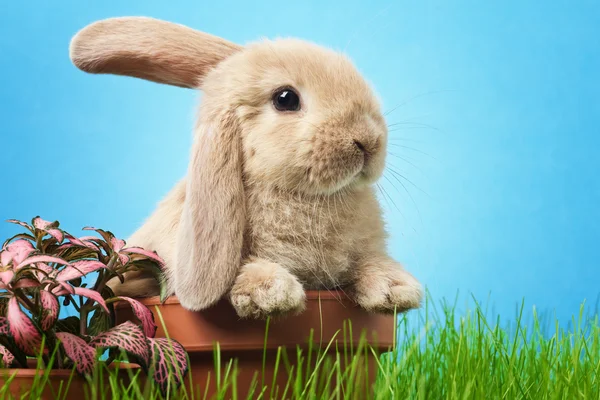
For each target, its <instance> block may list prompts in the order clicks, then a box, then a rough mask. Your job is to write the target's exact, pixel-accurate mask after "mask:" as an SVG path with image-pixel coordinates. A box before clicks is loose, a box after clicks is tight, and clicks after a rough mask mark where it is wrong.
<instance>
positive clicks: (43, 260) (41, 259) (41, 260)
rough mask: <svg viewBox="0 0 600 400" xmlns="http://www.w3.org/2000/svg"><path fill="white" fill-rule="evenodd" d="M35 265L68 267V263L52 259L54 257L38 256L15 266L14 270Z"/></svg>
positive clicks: (59, 259)
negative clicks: (52, 264) (48, 264)
mask: <svg viewBox="0 0 600 400" xmlns="http://www.w3.org/2000/svg"><path fill="white" fill-rule="evenodd" d="M35 263H56V264H61V265H69V262H68V261H65V260H63V259H62V258H59V257H54V256H46V255H39V256H31V257H29V258H27V259H25V260H24V261H23V262H21V263H20V264H19V265H17V266H16V267H15V269H20V268H23V267H25V266H27V265H31V264H35Z"/></svg>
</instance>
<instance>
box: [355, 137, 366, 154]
mask: <svg viewBox="0 0 600 400" xmlns="http://www.w3.org/2000/svg"><path fill="white" fill-rule="evenodd" d="M354 145H355V146H356V147H357V148H358V149H359V150H360V151H362V152H363V153H364V154H367V149H366V148H365V145H364V144H362V142H360V141H359V140H356V139H354Z"/></svg>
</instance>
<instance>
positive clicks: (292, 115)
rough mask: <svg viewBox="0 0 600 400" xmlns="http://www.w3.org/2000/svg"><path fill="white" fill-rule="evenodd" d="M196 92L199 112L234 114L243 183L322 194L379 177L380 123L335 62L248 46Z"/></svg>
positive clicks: (303, 49) (310, 49) (363, 89)
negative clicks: (200, 93) (200, 103)
mask: <svg viewBox="0 0 600 400" xmlns="http://www.w3.org/2000/svg"><path fill="white" fill-rule="evenodd" d="M203 90H204V93H205V100H204V105H203V107H205V108H213V107H215V108H214V112H219V111H218V110H221V112H222V110H224V109H226V110H228V112H230V113H231V112H233V113H235V115H236V117H237V118H236V119H237V120H238V123H239V127H240V130H241V132H240V133H241V136H242V148H243V154H244V175H245V179H246V180H247V181H249V182H260V183H262V184H264V183H266V184H269V185H274V186H277V187H279V188H281V189H284V190H294V191H301V192H304V193H310V194H328V193H334V192H337V191H339V190H341V189H344V188H346V189H347V188H354V187H360V186H363V185H368V184H372V183H374V182H375V181H376V180H377V179H378V178H379V177H380V176H381V174H382V172H383V169H384V163H385V154H386V145H387V127H386V123H385V121H384V118H383V116H382V115H381V111H380V108H379V104H378V102H377V100H376V98H375V96H374V94H373V93H372V91H371V89H370V87H369V85H368V84H367V83H366V82H365V80H364V79H363V78H362V76H361V75H360V74H359V73H358V71H357V70H356V69H355V68H354V66H353V65H352V63H351V62H350V61H349V60H348V59H347V58H345V57H344V56H342V55H341V54H338V53H335V52H333V51H331V50H327V49H324V48H321V47H319V46H317V45H313V44H308V43H306V42H302V41H298V40H290V39H285V40H277V41H269V42H262V43H258V44H254V45H251V46H248V47H246V48H245V49H244V50H243V51H241V52H239V53H238V54H235V55H233V56H232V57H230V58H229V59H227V60H225V61H224V62H223V63H221V64H220V65H219V66H218V67H217V68H216V69H215V70H214V71H212V72H211V73H210V74H209V75H208V76H207V77H206V79H205V80H204V83H203Z"/></svg>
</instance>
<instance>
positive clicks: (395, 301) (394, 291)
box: [354, 261, 423, 313]
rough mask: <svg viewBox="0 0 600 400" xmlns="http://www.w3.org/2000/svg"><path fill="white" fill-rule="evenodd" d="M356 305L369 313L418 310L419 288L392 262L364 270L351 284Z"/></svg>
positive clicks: (420, 298)
mask: <svg viewBox="0 0 600 400" xmlns="http://www.w3.org/2000/svg"><path fill="white" fill-rule="evenodd" d="M354 296H355V299H356V302H357V303H358V304H359V305H360V306H361V307H363V308H364V309H366V310H367V311H371V312H381V313H392V312H394V310H396V312H399V313H400V312H404V311H408V310H410V309H414V308H419V307H420V305H421V301H422V300H423V289H422V287H421V284H420V283H419V282H418V281H417V280H416V279H415V278H414V277H413V276H412V275H411V274H410V273H408V272H406V271H404V270H403V269H402V268H401V267H400V266H399V265H398V264H396V263H395V262H391V261H390V262H386V263H384V264H383V265H382V264H373V265H372V266H370V267H368V266H367V267H366V268H365V269H364V270H363V271H362V273H361V276H360V277H359V278H358V280H357V281H356V282H355V283H354Z"/></svg>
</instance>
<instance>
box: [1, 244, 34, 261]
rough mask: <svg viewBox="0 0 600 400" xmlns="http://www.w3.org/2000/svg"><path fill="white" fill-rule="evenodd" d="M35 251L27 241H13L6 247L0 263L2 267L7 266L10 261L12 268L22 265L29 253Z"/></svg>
mask: <svg viewBox="0 0 600 400" xmlns="http://www.w3.org/2000/svg"><path fill="white" fill-rule="evenodd" d="M34 251H35V248H34V247H33V245H32V244H31V242H30V241H29V240H26V239H19V240H15V241H14V242H11V243H9V244H7V245H6V247H5V249H4V251H3V252H2V256H1V257H0V262H1V263H2V265H5V266H6V265H8V263H10V262H11V261H12V264H13V266H14V265H18V264H20V263H22V262H23V261H24V260H25V259H26V258H27V257H29V255H30V254H31V253H33V252H34Z"/></svg>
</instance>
